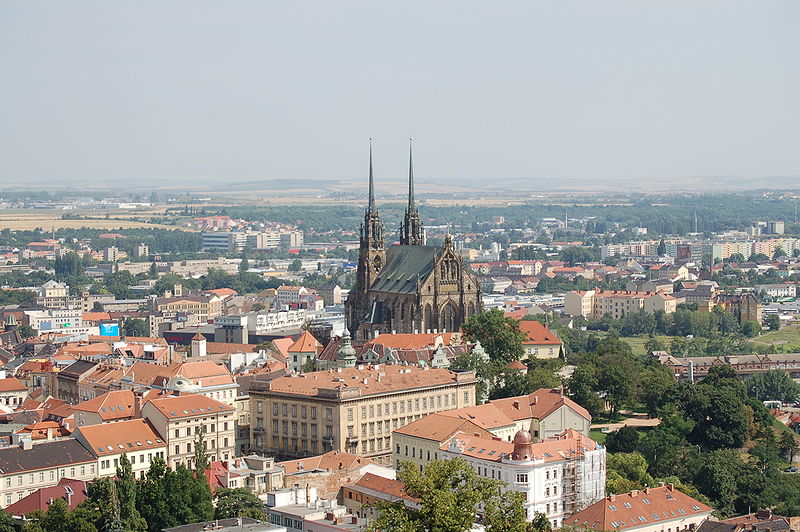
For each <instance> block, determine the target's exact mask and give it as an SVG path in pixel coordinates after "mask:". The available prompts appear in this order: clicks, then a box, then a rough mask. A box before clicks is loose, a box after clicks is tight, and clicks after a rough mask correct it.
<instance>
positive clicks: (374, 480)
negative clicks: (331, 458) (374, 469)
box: [355, 473, 419, 502]
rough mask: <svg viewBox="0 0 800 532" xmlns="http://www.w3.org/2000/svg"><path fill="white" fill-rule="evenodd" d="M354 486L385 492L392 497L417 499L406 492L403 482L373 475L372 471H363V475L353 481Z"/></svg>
mask: <svg viewBox="0 0 800 532" xmlns="http://www.w3.org/2000/svg"><path fill="white" fill-rule="evenodd" d="M355 486H356V487H359V488H366V489H369V490H373V491H377V492H380V493H385V494H386V495H389V496H391V497H393V498H398V499H405V500H407V501H415V502H416V501H418V500H419V499H417V498H415V497H412V496H411V495H409V494H408V493H406V485H405V483H403V482H401V481H399V480H392V479H390V478H385V477H381V476H379V475H375V474H374V473H365V474H364V476H363V477H361V478H360V479H359V481H358V482H356V483H355Z"/></svg>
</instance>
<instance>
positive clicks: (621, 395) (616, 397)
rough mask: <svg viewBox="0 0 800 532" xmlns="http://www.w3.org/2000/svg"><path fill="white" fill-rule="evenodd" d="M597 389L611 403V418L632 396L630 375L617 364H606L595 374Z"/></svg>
mask: <svg viewBox="0 0 800 532" xmlns="http://www.w3.org/2000/svg"><path fill="white" fill-rule="evenodd" d="M597 391H599V392H601V394H604V396H605V399H606V401H608V404H609V405H611V411H610V412H609V416H610V417H612V418H613V417H614V416H615V415H616V414H617V412H619V409H620V407H621V406H623V405H624V404H626V403H627V402H628V401H629V400H630V398H631V396H632V392H633V379H632V376H631V374H630V373H628V372H627V371H625V370H624V369H623V368H622V367H621V366H619V365H617V364H607V365H605V366H604V367H603V368H602V369H601V370H600V373H599V374H598V375H597Z"/></svg>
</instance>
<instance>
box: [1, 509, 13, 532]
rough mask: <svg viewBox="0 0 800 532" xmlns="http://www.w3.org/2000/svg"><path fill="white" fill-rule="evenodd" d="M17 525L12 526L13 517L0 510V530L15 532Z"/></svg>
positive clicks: (2, 531)
mask: <svg viewBox="0 0 800 532" xmlns="http://www.w3.org/2000/svg"><path fill="white" fill-rule="evenodd" d="M16 531H17V527H16V526H14V517H13V516H12V515H11V514H10V513H8V512H4V511H2V510H0V532H16Z"/></svg>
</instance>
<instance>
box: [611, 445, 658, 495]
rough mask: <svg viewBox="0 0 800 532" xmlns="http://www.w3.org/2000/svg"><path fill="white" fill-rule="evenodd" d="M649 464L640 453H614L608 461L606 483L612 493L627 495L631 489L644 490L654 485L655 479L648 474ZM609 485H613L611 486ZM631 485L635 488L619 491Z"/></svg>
mask: <svg viewBox="0 0 800 532" xmlns="http://www.w3.org/2000/svg"><path fill="white" fill-rule="evenodd" d="M647 469H648V464H647V460H645V458H644V456H642V455H641V454H640V453H612V454H609V455H608V458H607V459H606V477H607V478H606V481H607V486H608V491H609V492H611V493H625V491H630V489H642V488H644V487H645V486H652V485H653V482H654V481H653V477H652V476H650V473H648V472H647ZM612 473H615V474H616V475H612ZM609 484H611V485H610V486H609ZM629 485H633V486H635V487H633V488H630V489H627V490H624V491H619V490H620V489H623V488H625V487H627V486H629Z"/></svg>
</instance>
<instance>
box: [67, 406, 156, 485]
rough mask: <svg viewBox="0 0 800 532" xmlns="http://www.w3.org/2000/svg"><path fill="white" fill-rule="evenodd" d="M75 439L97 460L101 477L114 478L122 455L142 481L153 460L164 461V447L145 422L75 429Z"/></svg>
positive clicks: (132, 420)
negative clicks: (159, 459)
mask: <svg viewBox="0 0 800 532" xmlns="http://www.w3.org/2000/svg"><path fill="white" fill-rule="evenodd" d="M75 438H76V439H77V440H78V441H79V442H81V443H82V444H83V445H84V446H85V447H86V448H87V449H89V450H90V451H91V452H92V454H93V455H95V456H96V457H97V471H98V476H100V477H110V476H114V475H116V472H117V466H119V463H120V460H122V455H123V454H124V455H125V456H126V457H127V458H128V460H129V461H130V463H131V470H132V471H133V476H134V477H136V478H144V475H145V473H146V472H147V471H148V470H149V469H150V464H151V463H152V461H153V460H155V459H156V458H161V459H162V460H164V461H166V459H167V457H166V452H167V444H166V443H165V442H164V440H162V439H161V436H160V435H159V434H157V433H156V431H155V429H153V427H152V426H151V425H150V423H148V422H147V420H144V419H130V420H127V421H119V422H117V423H102V424H100V425H89V426H83V427H78V429H77V430H76V431H75Z"/></svg>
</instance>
